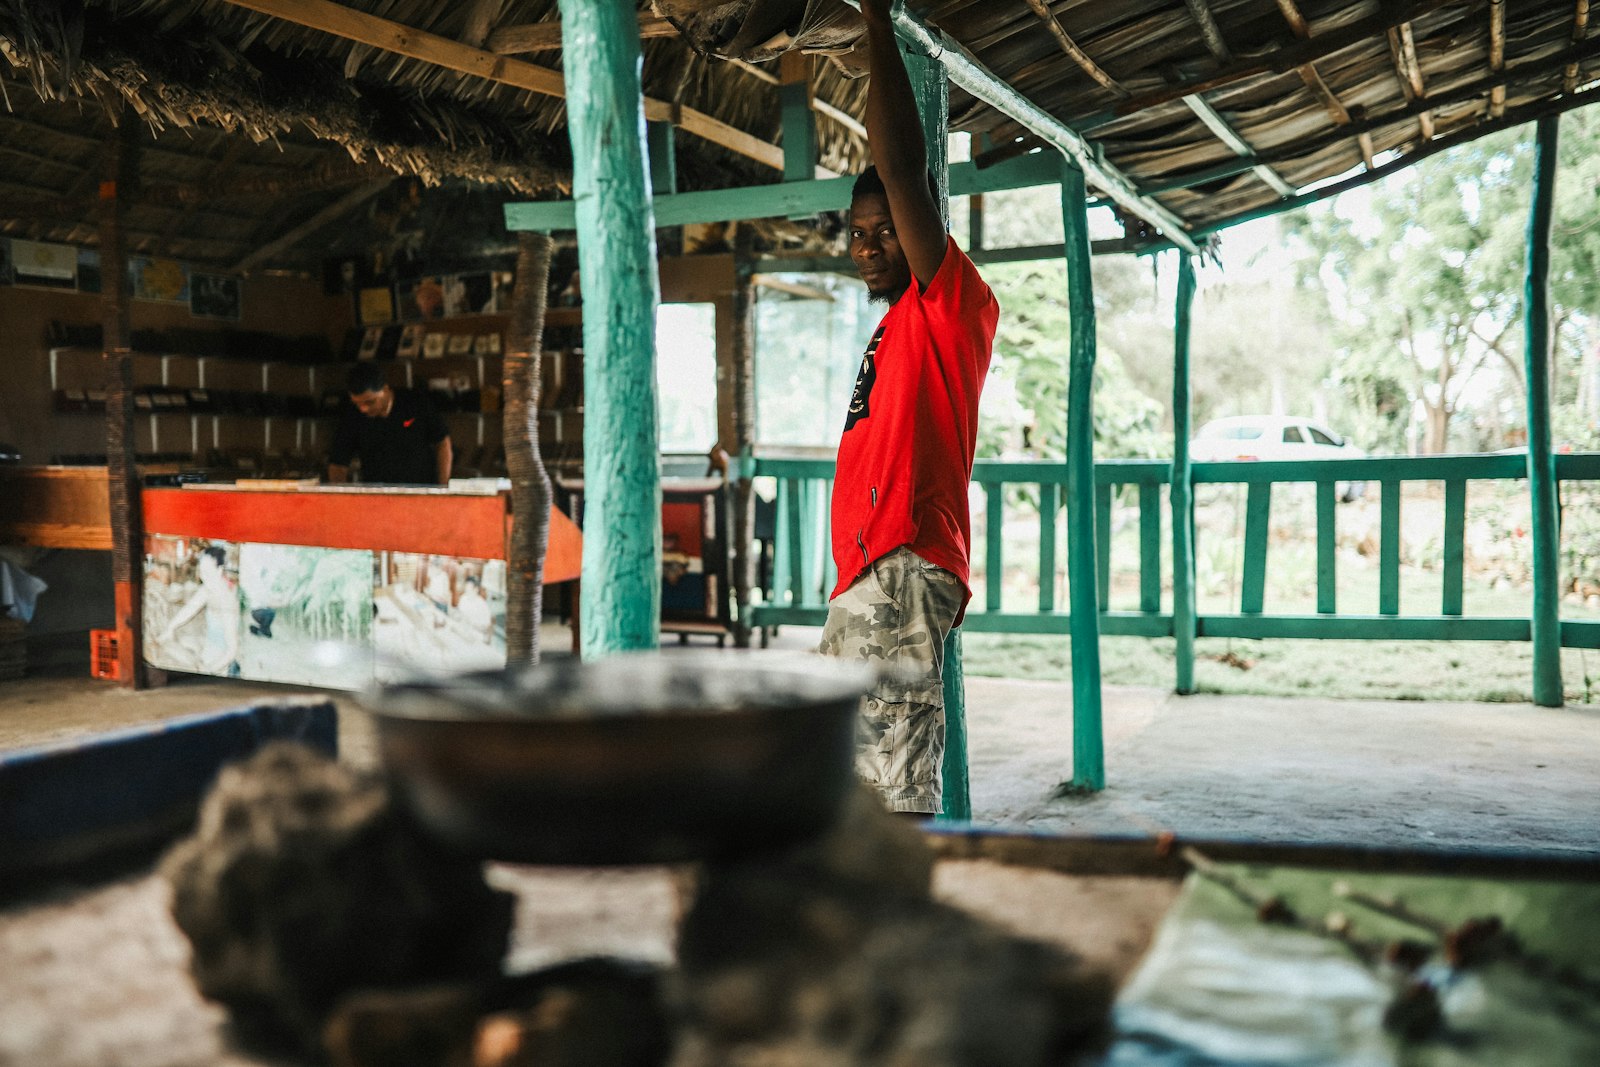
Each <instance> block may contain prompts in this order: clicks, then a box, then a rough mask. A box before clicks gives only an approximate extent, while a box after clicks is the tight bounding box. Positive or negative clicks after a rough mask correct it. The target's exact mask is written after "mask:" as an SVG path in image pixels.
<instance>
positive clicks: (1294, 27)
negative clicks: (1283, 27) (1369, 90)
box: [1278, 0, 1372, 170]
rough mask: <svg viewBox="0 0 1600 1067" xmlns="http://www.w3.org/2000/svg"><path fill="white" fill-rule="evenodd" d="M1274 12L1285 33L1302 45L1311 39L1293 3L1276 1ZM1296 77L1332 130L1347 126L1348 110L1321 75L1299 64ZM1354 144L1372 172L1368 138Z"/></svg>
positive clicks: (1308, 25)
mask: <svg viewBox="0 0 1600 1067" xmlns="http://www.w3.org/2000/svg"><path fill="white" fill-rule="evenodd" d="M1278 10H1279V11H1280V12H1282V14H1283V20H1284V21H1285V22H1287V23H1288V24H1289V29H1290V31H1291V32H1293V33H1294V35H1295V36H1296V37H1298V38H1300V39H1301V40H1302V41H1309V40H1310V39H1311V24H1310V23H1309V22H1307V21H1306V18H1305V16H1304V15H1302V14H1301V13H1300V9H1299V8H1298V7H1297V6H1295V2H1294V0H1278ZM1294 69H1295V73H1296V74H1298V75H1300V82H1301V84H1303V85H1304V86H1305V87H1306V88H1307V89H1309V90H1310V91H1311V95H1313V96H1315V97H1316V98H1317V99H1318V100H1319V101H1321V102H1322V109H1323V110H1324V111H1326V112H1327V113H1328V118H1329V119H1331V120H1332V121H1333V124H1334V125H1335V126H1348V125H1350V110H1349V109H1348V108H1346V107H1345V106H1344V103H1343V102H1342V101H1341V100H1340V99H1339V96H1338V94H1337V93H1335V92H1334V91H1333V90H1332V89H1331V88H1329V86H1328V83H1327V82H1325V81H1323V80H1322V75H1321V74H1319V73H1317V67H1316V64H1314V63H1302V64H1300V65H1299V66H1298V67H1296V68H1294ZM1356 144H1357V145H1358V146H1359V147H1360V148H1361V160H1362V162H1364V163H1365V164H1366V165H1367V169H1368V170H1371V169H1372V138H1371V137H1365V136H1363V137H1358V138H1357V139H1356Z"/></svg>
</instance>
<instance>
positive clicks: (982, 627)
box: [751, 453, 1600, 648]
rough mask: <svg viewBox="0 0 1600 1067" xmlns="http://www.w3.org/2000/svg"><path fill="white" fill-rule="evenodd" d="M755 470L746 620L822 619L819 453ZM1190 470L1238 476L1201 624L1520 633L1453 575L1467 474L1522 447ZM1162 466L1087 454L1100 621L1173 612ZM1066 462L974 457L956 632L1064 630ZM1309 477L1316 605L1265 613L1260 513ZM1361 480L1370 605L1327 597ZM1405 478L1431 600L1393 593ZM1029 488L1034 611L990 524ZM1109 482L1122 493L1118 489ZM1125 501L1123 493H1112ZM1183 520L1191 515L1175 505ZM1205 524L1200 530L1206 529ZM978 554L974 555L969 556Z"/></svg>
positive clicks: (1330, 631) (1165, 619)
mask: <svg viewBox="0 0 1600 1067" xmlns="http://www.w3.org/2000/svg"><path fill="white" fill-rule="evenodd" d="M1555 468H1556V479H1557V481H1558V482H1561V481H1594V480H1600V453H1575V454H1568V455H1560V456H1557V457H1555ZM754 470H755V475H756V476H757V477H770V478H774V479H776V480H777V485H778V500H777V504H778V521H777V530H776V543H775V546H774V549H775V552H774V561H773V562H774V567H773V575H774V577H773V581H772V583H771V588H770V589H769V591H768V592H769V596H770V599H769V600H768V602H766V603H762V604H758V605H755V606H754V607H753V608H752V611H751V622H752V624H753V625H754V626H763V627H764V626H774V625H781V624H797V625H815V626H820V625H821V624H822V623H823V621H824V620H825V619H826V617H827V594H828V593H829V592H830V591H831V589H832V586H833V583H834V581H835V578H836V574H835V572H834V569H833V566H832V562H831V560H830V559H829V550H828V500H829V494H830V492H831V489H832V476H833V463H832V462H831V461H829V460H813V459H780V458H762V457H760V456H757V457H756V460H755V468H754ZM1191 470H1192V482H1193V484H1195V485H1197V486H1198V485H1204V484H1242V485H1243V486H1244V487H1245V521H1244V534H1243V545H1242V551H1241V553H1240V559H1241V569H1242V573H1241V574H1240V575H1239V579H1240V583H1239V589H1240V594H1239V610H1238V611H1237V612H1235V613H1225V614H1216V613H1211V614H1197V615H1196V616H1195V618H1194V624H1193V625H1194V632H1195V634H1196V636H1200V637H1238V638H1279V637H1300V638H1324V639H1339V640H1446V641H1528V640H1530V639H1531V624H1530V619H1529V618H1528V617H1520V616H1519V617H1485V616H1468V615H1465V614H1464V613H1463V610H1462V600H1463V595H1462V592H1463V578H1464V571H1465V559H1466V554H1465V541H1466V514H1467V510H1466V509H1467V487H1468V483H1470V482H1475V481H1480V482H1481V481H1497V480H1519V479H1520V480H1526V478H1527V457H1526V456H1523V455H1521V454H1505V455H1462V456H1426V457H1379V458H1366V459H1340V460H1319V461H1315V462H1310V463H1299V462H1283V461H1272V462H1267V461H1262V462H1250V461H1227V462H1212V463H1194V464H1193V465H1192V467H1191ZM1170 477H1171V465H1170V464H1169V463H1167V462H1165V461H1161V460H1102V461H1100V462H1099V463H1097V464H1095V479H1094V481H1095V520H1096V530H1097V537H1096V539H1095V543H1096V551H1097V555H1098V568H1097V578H1098V582H1099V604H1100V618H1099V623H1100V632H1101V633H1104V634H1111V635H1134V636H1142V637H1161V636H1170V635H1172V634H1173V633H1174V632H1175V630H1174V621H1173V616H1172V614H1171V613H1170V612H1164V611H1163V610H1162V596H1161V594H1162V589H1163V587H1164V586H1165V585H1168V584H1170V576H1169V575H1168V574H1167V573H1165V572H1164V570H1163V553H1162V544H1163V534H1164V532H1168V533H1170V531H1171V530H1172V516H1171V514H1170V510H1169V509H1168V507H1167V505H1166V499H1167V497H1166V494H1164V493H1163V492H1162V486H1163V485H1164V484H1165V483H1167V482H1168V481H1169V480H1170ZM1066 479H1067V465H1066V464H1065V463H1060V462H1010V461H995V460H980V461H979V462H978V463H977V464H976V465H975V466H974V469H973V475H972V480H973V482H974V483H975V484H976V485H978V486H980V487H981V488H982V491H983V494H984V499H985V501H986V505H985V506H984V507H983V508H982V509H981V513H979V512H975V513H974V515H973V525H974V527H975V531H976V530H977V529H981V530H982V531H983V536H982V538H981V539H980V538H977V537H975V538H974V541H975V543H976V542H978V541H980V540H981V543H982V548H983V552H984V560H983V563H984V570H985V573H986V574H987V576H988V580H987V581H986V582H985V583H984V591H983V595H982V596H981V597H978V598H975V599H974V601H973V603H972V605H971V606H970V607H969V608H968V611H967V617H966V622H965V624H964V626H965V629H966V630H967V631H968V632H989V633H1027V634H1067V633H1070V632H1071V628H1072V618H1071V614H1070V613H1069V612H1066V611H1063V610H1061V609H1060V607H1059V606H1058V604H1057V602H1056V592H1055V589H1056V581H1055V577H1056V576H1057V574H1058V573H1059V569H1060V562H1061V560H1060V557H1059V556H1058V552H1057V548H1058V540H1057V538H1058V535H1057V530H1056V526H1057V522H1056V519H1057V514H1058V512H1059V511H1060V509H1061V508H1063V507H1065V506H1067V502H1066V500H1065V487H1066ZM1292 482H1301V483H1305V482H1309V483H1313V484H1314V486H1315V499H1316V531H1315V533H1316V560H1317V568H1316V569H1317V581H1316V589H1317V594H1316V605H1317V606H1316V612H1315V613H1313V614H1281V613H1280V614H1269V613H1267V612H1265V611H1264V610H1263V607H1264V603H1265V600H1266V591H1267V577H1268V567H1269V563H1270V558H1271V553H1270V551H1269V539H1268V530H1269V520H1270V517H1271V511H1272V494H1273V487H1274V486H1275V485H1279V484H1284V483H1292ZM1353 482H1362V483H1365V484H1366V487H1367V490H1366V491H1367V492H1369V493H1372V492H1376V493H1377V494H1378V498H1379V551H1378V575H1379V577H1378V612H1377V614H1375V615H1374V614H1356V613H1351V612H1348V611H1345V612H1341V611H1340V609H1339V596H1338V572H1337V566H1336V559H1337V555H1336V552H1335V540H1334V534H1335V509H1336V507H1337V501H1338V487H1339V486H1340V485H1341V484H1342V483H1353ZM1406 482H1442V483H1443V485H1444V528H1443V530H1442V531H1440V543H1441V545H1442V547H1443V583H1442V594H1441V597H1440V600H1439V602H1438V610H1437V611H1423V612H1419V611H1408V612H1406V613H1402V610H1401V596H1400V555H1401V553H1400V504H1401V494H1400V488H1401V485H1402V484H1403V483H1406ZM1015 486H1028V487H1031V488H1033V489H1036V490H1037V499H1038V521H1039V548H1038V558H1037V568H1038V569H1037V574H1038V575H1039V576H1040V581H1039V600H1038V607H1037V610H1033V611H1017V610H1003V609H1002V606H1001V584H1002V583H1001V581H1000V575H1001V574H1002V573H1004V567H1005V565H1006V560H1005V559H1004V551H1005V538H1004V536H1003V530H1002V525H1003V522H1004V515H1005V510H1006V506H1005V505H1006V497H1007V490H1008V488H1009V487H1015ZM1119 491H1120V492H1119ZM1113 494H1119V498H1120V499H1121V500H1128V501H1131V506H1134V507H1136V508H1137V511H1138V530H1139V537H1138V545H1139V552H1138V556H1139V558H1138V575H1139V608H1138V610H1137V611H1126V610H1123V611H1113V610H1110V609H1109V607H1108V603H1109V596H1108V594H1109V591H1110V580H1111V573H1112V568H1111V552H1112V537H1111V522H1112V508H1113ZM1119 506H1127V505H1119ZM1185 521H1186V522H1187V523H1188V524H1189V528H1190V529H1191V530H1192V529H1193V521H1194V519H1193V515H1189V516H1187V517H1186V518H1185ZM1210 536H1212V535H1208V537H1210ZM975 562H976V561H975ZM1560 637H1561V644H1562V645H1564V646H1566V647H1569V648H1600V621H1589V620H1572V619H1563V620H1562V621H1561V626H1560Z"/></svg>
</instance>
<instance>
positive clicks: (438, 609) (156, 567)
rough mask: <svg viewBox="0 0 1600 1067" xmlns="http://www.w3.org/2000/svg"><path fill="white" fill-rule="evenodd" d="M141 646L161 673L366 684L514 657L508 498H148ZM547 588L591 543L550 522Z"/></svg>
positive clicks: (183, 494) (566, 524) (353, 491)
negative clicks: (509, 634) (508, 605)
mask: <svg viewBox="0 0 1600 1067" xmlns="http://www.w3.org/2000/svg"><path fill="white" fill-rule="evenodd" d="M142 499H143V504H144V526H145V534H146V545H145V597H144V636H145V640H144V647H145V658H146V660H147V661H148V662H149V663H150V664H151V665H152V666H155V667H161V668H164V669H167V670H176V671H185V672H189V673H200V674H216V675H224V676H232V677H243V678H253V679H257V680H262V681H278V682H294V683H301V684H311V685H318V686H324V687H330V688H346V689H354V688H360V687H362V686H365V685H367V684H369V683H370V682H372V681H373V680H374V679H377V680H380V681H382V680H387V679H389V678H393V677H398V676H400V675H401V674H403V673H406V672H408V671H409V670H412V669H415V668H422V669H435V670H448V671H457V670H470V669H488V668H495V667H499V666H503V665H504V663H505V629H504V619H505V587H506V577H505V556H506V539H507V535H508V533H509V525H510V520H509V514H508V506H509V494H508V493H506V492H504V491H500V492H495V491H481V492H458V491H452V490H447V489H428V488H415V489H407V488H394V489H388V488H383V487H367V486H348V487H345V486H337V487H335V486H328V487H302V488H289V489H276V488H271V489H269V488H253V487H251V488H246V487H234V486H188V487H185V488H181V489H148V490H146V491H145V492H144V493H143V494H142ZM550 520H551V521H550V543H549V549H548V551H547V553H546V556H545V582H546V584H553V583H556V582H562V581H568V580H571V579H574V578H576V577H577V576H578V573H579V569H580V564H581V558H582V538H581V535H580V534H579V532H578V529H577V527H576V526H575V525H573V523H572V522H571V521H570V520H569V519H568V518H567V517H566V516H565V515H564V514H562V513H561V512H560V511H559V510H557V509H552V510H551V516H550Z"/></svg>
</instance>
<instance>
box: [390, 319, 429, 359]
mask: <svg viewBox="0 0 1600 1067" xmlns="http://www.w3.org/2000/svg"><path fill="white" fill-rule="evenodd" d="M425 329H426V327H424V326H423V325H422V324H421V323H420V322H414V323H412V324H411V325H410V326H407V327H406V328H405V329H403V330H401V331H400V347H399V348H398V349H396V350H395V355H396V356H397V357H398V358H400V359H416V358H417V357H418V356H420V355H422V336H423V331H424V330H425Z"/></svg>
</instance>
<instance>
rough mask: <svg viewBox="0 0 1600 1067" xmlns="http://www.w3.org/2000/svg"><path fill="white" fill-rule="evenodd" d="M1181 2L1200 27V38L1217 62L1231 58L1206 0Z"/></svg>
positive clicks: (1231, 54) (1184, 0)
mask: <svg viewBox="0 0 1600 1067" xmlns="http://www.w3.org/2000/svg"><path fill="white" fill-rule="evenodd" d="M1183 2H1184V4H1185V5H1186V6H1187V7H1188V8H1189V16H1190V17H1191V18H1193V19H1194V23H1195V25H1196V26H1198V27H1200V39H1201V40H1203V41H1205V43H1206V49H1207V50H1208V51H1209V52H1210V53H1211V54H1212V55H1213V56H1214V57H1216V60H1217V62H1218V63H1227V62H1228V61H1229V60H1231V59H1233V52H1232V51H1231V50H1230V49H1229V48H1228V42H1227V41H1226V40H1225V39H1224V38H1223V36H1222V27H1221V26H1218V25H1217V17H1216V16H1215V15H1213V14H1212V13H1211V9H1210V8H1209V7H1207V6H1206V0H1183Z"/></svg>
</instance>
